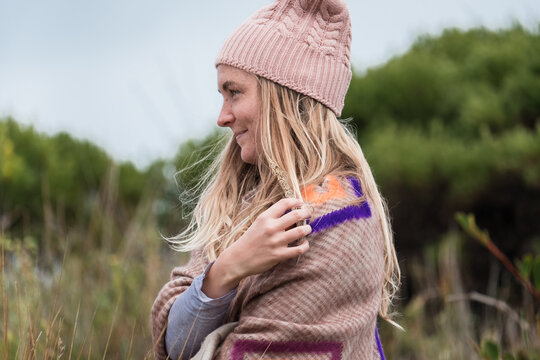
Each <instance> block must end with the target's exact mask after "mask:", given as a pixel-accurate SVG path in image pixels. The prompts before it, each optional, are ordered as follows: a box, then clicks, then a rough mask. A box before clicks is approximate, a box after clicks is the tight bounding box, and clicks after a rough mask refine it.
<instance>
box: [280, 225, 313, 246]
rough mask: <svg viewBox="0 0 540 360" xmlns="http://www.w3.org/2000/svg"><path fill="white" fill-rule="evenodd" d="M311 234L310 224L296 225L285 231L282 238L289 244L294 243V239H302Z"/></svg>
mask: <svg viewBox="0 0 540 360" xmlns="http://www.w3.org/2000/svg"><path fill="white" fill-rule="evenodd" d="M309 234H311V226H310V225H302V226H296V227H294V228H292V229H289V230H287V231H285V232H284V233H283V235H282V238H281V240H282V241H283V243H285V244H287V245H288V244H290V243H292V242H293V241H296V240H298V239H301V238H303V237H304V236H307V235H309Z"/></svg>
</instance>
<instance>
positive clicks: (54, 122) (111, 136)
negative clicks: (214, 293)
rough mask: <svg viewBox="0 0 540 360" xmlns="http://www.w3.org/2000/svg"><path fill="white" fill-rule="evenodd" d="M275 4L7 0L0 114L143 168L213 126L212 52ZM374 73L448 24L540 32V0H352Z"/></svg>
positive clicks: (0, 18) (356, 30)
mask: <svg viewBox="0 0 540 360" xmlns="http://www.w3.org/2000/svg"><path fill="white" fill-rule="evenodd" d="M271 2H272V0H222V1H217V0H208V1H204V0H200V1H183V0H174V1H173V0H153V1H150V0H129V1H128V0H93V1H82V0H48V1H42V0H11V1H9V0H0V116H7V115H11V116H13V117H14V118H15V119H16V120H18V121H19V122H21V123H26V124H34V126H35V128H36V129H38V130H39V131H45V132H47V133H55V132H57V131H62V130H65V131H68V132H70V133H71V134H73V135H74V136H75V137H78V138H85V139H90V140H91V141H93V142H94V143H96V144H98V145H100V146H102V147H104V148H105V149H106V150H107V151H108V152H109V153H110V154H111V155H112V156H114V157H115V158H116V159H119V160H132V161H134V162H135V163H136V164H138V165H141V166H142V165H146V164H148V163H149V162H151V161H152V160H155V159H156V158H158V157H172V156H173V155H174V154H175V153H176V150H177V148H178V145H179V144H180V143H181V142H182V141H184V140H186V139H188V138H194V137H201V136H204V135H205V134H206V133H208V132H209V131H211V129H212V128H213V127H215V126H216V125H215V119H216V117H217V114H218V113H219V109H220V101H221V99H220V96H219V94H218V93H217V90H216V89H217V88H216V72H215V68H214V59H215V57H216V55H217V52H218V51H219V48H220V46H221V44H222V43H223V41H224V40H225V38H226V37H227V36H228V34H229V33H230V32H232V31H233V30H234V28H236V27H237V26H238V25H240V23H241V22H242V21H243V20H244V19H245V18H246V17H248V16H249V15H251V14H252V13H253V12H254V11H256V10H257V9H259V8H260V7H262V6H264V5H267V4H269V3H271ZM347 3H348V6H349V10H350V13H351V21H352V25H353V43H352V59H353V64H354V65H355V66H356V68H357V69H362V70H364V69H366V68H369V67H372V66H376V65H379V64H382V63H384V62H386V61H387V60H388V59H389V58H391V57H392V56H394V55H397V54H400V53H403V52H405V51H406V50H407V48H408V47H409V46H410V45H411V43H412V42H413V41H414V40H415V39H416V38H417V36H418V35H421V34H425V33H430V34H434V35H436V34H439V33H440V32H441V31H442V29H443V28H446V27H459V28H463V29H468V28H471V27H476V26H486V27H488V28H491V29H496V28H501V27H509V26H510V25H511V24H512V23H513V22H514V21H519V22H521V23H522V24H523V25H524V26H526V27H529V28H531V29H532V28H534V29H537V28H538V24H539V23H540V1H537V0H470V1H465V0H452V1H450V0H415V1H403V0H380V1H377V2H374V1H370V2H368V1H361V0H348V1H347Z"/></svg>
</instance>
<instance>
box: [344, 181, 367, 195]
mask: <svg viewBox="0 0 540 360" xmlns="http://www.w3.org/2000/svg"><path fill="white" fill-rule="evenodd" d="M348 179H349V182H350V183H351V185H352V187H353V189H354V193H355V194H356V196H358V197H362V196H364V193H363V192H362V186H361V185H360V181H358V179H357V178H354V177H349V178H348Z"/></svg>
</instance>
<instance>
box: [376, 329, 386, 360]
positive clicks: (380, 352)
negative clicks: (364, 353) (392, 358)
mask: <svg viewBox="0 0 540 360" xmlns="http://www.w3.org/2000/svg"><path fill="white" fill-rule="evenodd" d="M375 340H376V341H377V349H379V355H381V360H386V358H385V357H384V351H383V348H382V344H381V339H379V329H378V328H377V327H375Z"/></svg>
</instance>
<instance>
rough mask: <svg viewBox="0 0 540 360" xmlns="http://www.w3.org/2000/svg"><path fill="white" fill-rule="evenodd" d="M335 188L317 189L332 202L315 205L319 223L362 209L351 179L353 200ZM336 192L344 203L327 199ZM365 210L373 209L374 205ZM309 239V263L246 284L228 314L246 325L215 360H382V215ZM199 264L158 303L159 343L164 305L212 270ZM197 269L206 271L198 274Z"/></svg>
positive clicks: (288, 265) (177, 278) (343, 182)
mask: <svg viewBox="0 0 540 360" xmlns="http://www.w3.org/2000/svg"><path fill="white" fill-rule="evenodd" d="M356 183H357V181H356ZM335 187H336V185H335V182H332V177H329V178H328V179H327V180H326V181H325V182H324V183H323V184H322V185H321V186H316V187H315V188H314V189H313V188H312V189H311V191H314V193H313V192H312V195H311V199H318V200H320V199H324V201H318V203H316V202H312V203H311V204H312V206H313V208H314V213H313V216H312V219H317V218H321V217H324V216H329V215H335V214H337V213H338V212H339V211H340V210H342V209H344V208H346V207H347V206H354V202H355V201H356V203H357V202H358V198H359V196H361V195H362V194H361V189H360V191H359V189H358V188H357V186H356V185H355V182H354V181H351V179H339V187H341V188H342V190H343V193H344V194H345V196H342V192H341V191H340V190H339V189H338V190H336V188H335ZM328 192H333V193H335V194H336V196H330V197H325V196H324V194H327V193H328ZM317 194H318V195H317ZM351 203H353V205H351ZM359 206H364V209H365V208H366V207H367V208H369V200H368V202H367V203H363V205H362V204H360V205H359ZM308 239H309V242H310V249H309V251H308V252H307V253H305V254H304V255H302V256H301V257H299V258H295V259H291V260H288V261H284V262H282V263H280V264H278V265H277V266H275V267H274V268H272V269H271V270H270V271H267V272H265V273H262V274H258V275H254V276H250V277H248V278H246V279H244V281H242V283H241V285H240V287H239V289H238V293H237V295H236V297H235V299H234V300H233V302H232V303H231V305H230V307H229V310H228V313H227V319H228V321H238V322H239V323H238V326H237V327H236V328H235V330H234V331H233V332H232V333H230V334H229V335H228V336H227V337H226V339H225V342H224V343H223V345H222V347H221V348H220V351H219V353H218V354H216V356H215V359H217V360H240V359H242V360H251V359H262V360H270V359H297V360H300V359H302V360H307V359H325V360H337V359H350V360H356V359H362V360H372V359H380V356H379V352H378V348H377V342H376V338H375V325H376V318H377V311H378V309H379V305H380V302H381V289H382V285H383V267H384V240H383V234H382V231H381V228H380V222H379V218H378V216H377V214H375V213H373V214H372V213H371V211H370V212H369V213H364V216H359V217H352V218H347V219H343V221H340V222H337V223H336V224H333V225H331V226H329V227H327V228H325V229H322V230H321V231H319V232H317V233H314V234H311V235H309V237H308ZM198 259H199V260H196V258H194V259H192V260H191V262H190V263H189V264H188V266H187V267H185V268H179V269H176V270H175V271H173V280H172V281H171V282H170V283H169V284H167V285H166V286H165V287H164V288H163V289H164V290H162V291H161V292H160V294H159V295H158V298H157V299H156V302H155V305H154V309H153V315H154V312H155V313H156V314H159V316H153V329H154V338H157V337H158V336H156V333H155V332H156V331H157V332H159V331H160V329H162V328H163V326H164V324H165V323H166V318H167V317H166V314H162V312H164V311H165V309H166V306H163V305H162V304H168V303H170V302H171V299H172V298H173V297H174V296H175V295H174V294H177V293H180V292H181V291H183V289H185V286H186V284H188V283H189V282H190V281H191V277H192V276H196V275H198V274H195V273H194V269H195V268H197V269H199V270H200V271H201V272H202V269H203V267H204V262H202V260H201V258H200V257H198ZM194 261H200V262H202V263H201V264H200V265H199V266H195V264H194ZM156 304H157V305H156ZM160 349H162V346H161V345H160V346H158V347H157V350H158V352H157V355H158V359H164V358H165V356H164V355H165V354H163V352H159V350H160Z"/></svg>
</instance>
